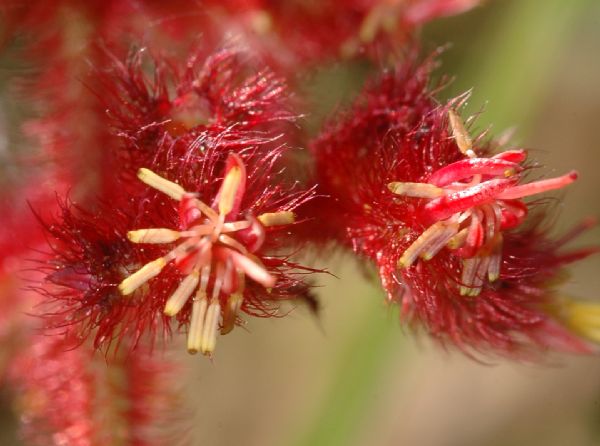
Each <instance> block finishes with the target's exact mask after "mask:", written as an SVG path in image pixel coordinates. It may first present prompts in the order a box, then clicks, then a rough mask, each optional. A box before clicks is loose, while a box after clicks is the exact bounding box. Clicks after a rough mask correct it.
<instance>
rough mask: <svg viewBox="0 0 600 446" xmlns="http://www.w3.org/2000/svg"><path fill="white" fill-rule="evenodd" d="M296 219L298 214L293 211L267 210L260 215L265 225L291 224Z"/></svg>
mask: <svg viewBox="0 0 600 446" xmlns="http://www.w3.org/2000/svg"><path fill="white" fill-rule="evenodd" d="M295 220H296V215H295V214H294V213H293V212H291V211H281V212H267V213H264V214H261V215H259V216H258V221H260V222H261V223H262V224H263V225H264V226H282V225H290V224H292V223H294V221H295Z"/></svg>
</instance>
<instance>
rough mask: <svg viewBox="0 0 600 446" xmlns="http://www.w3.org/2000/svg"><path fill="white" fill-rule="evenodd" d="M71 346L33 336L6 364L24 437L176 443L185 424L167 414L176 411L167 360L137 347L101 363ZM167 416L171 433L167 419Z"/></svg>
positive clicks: (77, 443)
mask: <svg viewBox="0 0 600 446" xmlns="http://www.w3.org/2000/svg"><path fill="white" fill-rule="evenodd" d="M76 345H77V343H76V342H74V340H73V339H71V338H69V337H67V338H63V337H60V336H47V335H38V336H36V337H34V338H33V339H32V342H31V343H30V347H29V349H27V350H22V351H21V354H20V355H19V356H18V357H17V358H16V360H15V361H13V363H12V364H11V367H10V372H9V381H10V382H11V384H13V386H14V392H15V405H16V407H17V409H18V410H19V412H20V414H21V422H22V424H21V435H22V436H23V438H24V440H26V441H27V444H30V445H40V446H42V445H43V446H47V445H56V446H61V445H69V446H71V445H72V446H94V445H108V444H110V445H112V444H135V445H140V446H153V445H164V444H181V440H182V438H183V437H184V435H181V433H182V432H183V433H185V429H181V424H180V423H181V420H176V416H175V415H174V414H175V413H180V415H181V414H183V412H182V410H181V406H180V405H181V398H180V396H179V391H180V390H181V389H180V388H176V387H175V386H174V385H173V383H174V380H173V379H172V377H171V374H172V373H175V366H174V364H173V363H171V362H170V361H169V360H168V359H167V358H165V357H164V356H163V355H152V353H151V352H150V351H148V350H145V349H140V350H139V351H136V352H134V353H131V354H129V355H127V356H121V357H119V358H118V359H115V360H114V361H113V362H112V363H111V364H110V365H107V364H106V362H105V361H104V358H102V357H98V355H95V354H94V352H93V350H92V349H90V348H75V346H76ZM88 347H89V346H88ZM177 406H179V408H178V409H175V408H176V407H177ZM175 420H176V422H177V423H178V426H179V427H180V429H179V430H178V433H177V434H175V432H174V431H173V429H171V428H169V425H168V422H173V421H175Z"/></svg>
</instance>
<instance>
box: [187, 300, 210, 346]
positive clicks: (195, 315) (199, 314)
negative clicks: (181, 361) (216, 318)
mask: <svg viewBox="0 0 600 446" xmlns="http://www.w3.org/2000/svg"><path fill="white" fill-rule="evenodd" d="M207 308H208V300H207V299H206V293H205V292H204V291H203V290H198V293H197V295H196V297H194V303H193V304H192V317H191V319H190V328H189V331H188V337H187V350H188V352H189V353H190V354H192V355H193V354H196V353H198V352H199V351H200V349H201V348H202V333H203V332H204V318H205V317H206V309H207Z"/></svg>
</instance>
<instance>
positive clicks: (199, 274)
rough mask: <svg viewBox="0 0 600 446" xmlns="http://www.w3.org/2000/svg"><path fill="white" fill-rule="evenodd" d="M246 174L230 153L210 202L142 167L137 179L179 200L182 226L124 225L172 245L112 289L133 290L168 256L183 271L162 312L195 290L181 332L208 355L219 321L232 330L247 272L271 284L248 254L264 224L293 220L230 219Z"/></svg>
mask: <svg viewBox="0 0 600 446" xmlns="http://www.w3.org/2000/svg"><path fill="white" fill-rule="evenodd" d="M245 175H246V174H245V167H244V164H243V163H242V161H241V159H240V158H239V157H238V156H236V155H230V156H229V158H228V160H227V168H226V172H225V177H224V179H223V183H222V185H221V188H220V190H219V193H218V194H217V196H216V198H215V200H214V203H213V205H212V206H209V205H207V204H206V203H204V202H202V201H201V200H199V199H198V198H197V195H196V194H193V193H190V192H186V191H185V190H184V189H183V188H182V187H181V186H180V185H179V184H177V183H174V182H172V181H169V180H167V179H165V178H163V177H161V176H159V175H157V174H156V173H154V172H152V171H150V170H148V169H140V171H139V172H138V178H139V179H140V180H141V181H143V182H144V183H146V184H147V185H148V186H150V187H153V188H154V189H156V190H158V191H160V192H162V193H164V194H166V195H168V196H169V197H171V198H172V199H174V200H177V201H179V219H180V227H181V230H173V229H168V228H151V229H138V230H135V231H130V232H129V233H128V238H129V240H131V241H132V242H133V243H152V244H172V243H176V246H175V247H174V248H173V249H171V250H170V251H169V252H168V253H167V254H165V255H164V256H162V257H160V258H158V259H155V260H153V261H151V262H149V263H147V264H145V265H144V266H143V267H142V268H140V269H139V270H138V271H136V272H135V273H133V274H131V275H130V276H129V277H127V278H126V279H125V280H123V281H122V282H121V283H120V285H119V290H120V292H121V294H123V295H131V294H133V293H134V292H135V291H136V290H139V289H141V287H142V286H143V285H145V284H146V283H147V282H148V281H149V280H151V279H152V278H154V277H156V276H158V275H159V274H160V273H161V271H162V270H163V268H164V267H165V266H166V265H167V264H169V263H170V262H174V264H175V265H176V267H177V269H178V270H179V271H180V272H181V273H182V274H183V275H184V277H183V279H182V280H181V282H180V283H179V286H178V287H177V288H176V290H175V291H174V292H173V294H172V295H171V296H170V298H169V299H168V300H167V302H166V305H165V308H164V313H165V314H166V315H168V316H175V315H176V314H178V313H179V312H180V311H181V309H182V308H183V307H184V305H185V304H186V302H187V301H188V300H189V299H190V298H191V297H192V296H194V297H193V298H192V301H193V302H192V313H191V320H190V326H189V330H188V338H187V349H188V351H189V352H190V353H197V352H199V351H200V352H202V353H203V354H205V355H211V354H212V352H213V351H214V348H215V343H216V338H217V332H218V331H219V327H221V328H220V332H221V334H226V333H228V332H230V331H231V330H232V329H233V327H234V326H235V324H236V321H237V318H238V313H239V311H240V309H241V307H242V304H243V301H244V287H245V280H246V277H248V278H250V279H252V280H253V281H255V282H256V283H258V284H260V285H262V286H263V287H264V288H266V289H267V290H269V289H270V288H272V287H273V286H274V285H275V281H276V280H275V278H274V277H273V275H272V274H270V273H269V271H268V270H267V269H266V268H265V267H264V265H262V264H261V262H260V260H259V259H258V258H257V257H256V256H255V255H254V254H253V253H254V252H256V251H257V250H258V249H259V248H260V247H261V246H262V244H263V242H264V239H265V227H267V226H276V225H286V224H290V223H293V221H294V214H293V213H292V212H289V211H282V212H274V213H265V214H262V215H259V216H258V217H257V218H254V217H252V216H250V215H248V216H246V218H245V219H243V220H237V218H238V213H239V204H240V201H241V198H242V196H243V193H244V189H245V181H246V177H245Z"/></svg>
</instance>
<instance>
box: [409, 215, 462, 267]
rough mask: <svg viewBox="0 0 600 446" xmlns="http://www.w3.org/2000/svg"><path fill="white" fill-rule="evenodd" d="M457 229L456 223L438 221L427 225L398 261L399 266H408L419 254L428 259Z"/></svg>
mask: <svg viewBox="0 0 600 446" xmlns="http://www.w3.org/2000/svg"><path fill="white" fill-rule="evenodd" d="M457 230H458V224H456V223H448V222H447V221H438V222H436V223H434V224H433V225H431V226H430V227H428V228H427V229H426V230H425V231H423V233H422V234H421V235H420V236H419V237H418V238H417V239H416V240H415V241H414V242H413V243H412V245H410V246H409V247H408V248H407V249H406V251H404V253H403V254H402V257H400V260H399V261H398V267H399V268H408V267H409V266H411V265H412V264H413V263H414V262H415V260H417V258H418V257H419V256H421V255H422V256H425V257H426V259H427V260H429V259H430V258H431V257H433V255H435V254H436V253H437V251H439V249H441V247H443V246H444V245H445V244H446V243H448V240H450V239H451V238H452V237H453V236H454V235H455V234H456V231H457Z"/></svg>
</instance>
